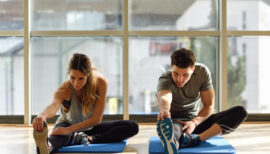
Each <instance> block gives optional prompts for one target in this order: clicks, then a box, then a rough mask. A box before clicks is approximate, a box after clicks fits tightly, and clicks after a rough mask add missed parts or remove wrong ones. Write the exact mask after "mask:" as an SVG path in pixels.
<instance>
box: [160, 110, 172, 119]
mask: <svg viewBox="0 0 270 154" xmlns="http://www.w3.org/2000/svg"><path fill="white" fill-rule="evenodd" d="M164 117H166V118H171V113H170V112H167V111H163V112H159V114H158V117H157V118H158V121H159V120H164Z"/></svg>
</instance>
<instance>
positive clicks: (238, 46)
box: [227, 37, 270, 113]
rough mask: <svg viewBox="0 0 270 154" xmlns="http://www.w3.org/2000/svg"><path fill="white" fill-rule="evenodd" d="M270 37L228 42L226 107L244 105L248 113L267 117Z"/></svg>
mask: <svg viewBox="0 0 270 154" xmlns="http://www.w3.org/2000/svg"><path fill="white" fill-rule="evenodd" d="M269 42H270V37H230V38H228V52H227V73H228V90H227V91H228V103H227V106H228V107H231V106H235V105H243V106H245V107H246V108H247V109H248V111H249V113H269V112H270V103H269V88H268V87H269V86H270V80H269V79H270V69H269V57H270V52H269V51H270V45H269Z"/></svg>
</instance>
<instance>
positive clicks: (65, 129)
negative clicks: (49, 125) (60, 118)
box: [51, 127, 72, 135]
mask: <svg viewBox="0 0 270 154" xmlns="http://www.w3.org/2000/svg"><path fill="white" fill-rule="evenodd" d="M71 132H72V131H71V129H69V127H58V128H56V129H54V130H53V131H52V134H51V135H67V134H69V133H71Z"/></svg>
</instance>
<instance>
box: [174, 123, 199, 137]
mask: <svg viewBox="0 0 270 154" xmlns="http://www.w3.org/2000/svg"><path fill="white" fill-rule="evenodd" d="M176 121H177V122H179V123H180V124H182V125H183V128H182V130H183V131H184V132H185V133H186V134H191V133H192V132H193V131H194V129H195V128H196V124H195V122H194V121H186V122H184V121H180V120H176Z"/></svg>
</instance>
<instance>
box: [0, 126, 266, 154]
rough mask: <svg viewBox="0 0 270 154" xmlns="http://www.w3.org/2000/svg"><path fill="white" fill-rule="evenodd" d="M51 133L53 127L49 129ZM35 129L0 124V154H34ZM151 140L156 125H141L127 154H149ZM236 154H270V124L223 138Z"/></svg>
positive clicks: (154, 133)
mask: <svg viewBox="0 0 270 154" xmlns="http://www.w3.org/2000/svg"><path fill="white" fill-rule="evenodd" d="M49 129H50V130H51V129H52V126H49ZM32 131H33V129H32V127H29V126H24V125H3V124H2V125H1V124H0V153H1V154H35V142H34V139H33V135H32ZM150 136H157V134H156V126H155V125H146V124H140V132H139V134H138V135H136V136H134V137H132V138H131V139H129V140H128V145H127V147H126V149H125V153H126V154H147V153H148V140H149V137H150ZM224 137H225V138H226V139H227V140H228V141H229V142H230V143H231V144H232V145H233V146H234V147H235V149H236V150H237V154H267V153H269V154H270V123H245V124H242V125H241V126H240V127H239V128H238V129H237V130H236V131H235V132H233V133H231V134H229V135H225V136H224Z"/></svg>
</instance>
